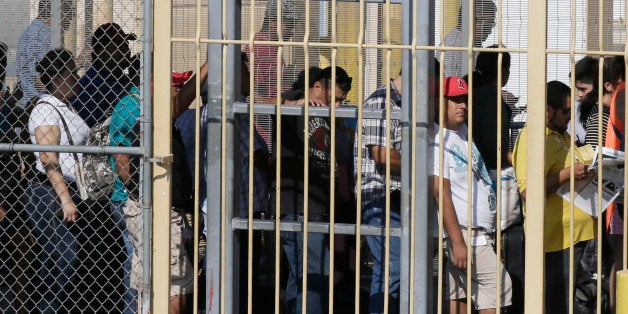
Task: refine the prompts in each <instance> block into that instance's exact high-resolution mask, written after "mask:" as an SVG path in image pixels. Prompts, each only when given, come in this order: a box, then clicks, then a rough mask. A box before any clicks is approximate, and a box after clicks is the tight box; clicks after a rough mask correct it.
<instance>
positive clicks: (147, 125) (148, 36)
mask: <svg viewBox="0 0 628 314" xmlns="http://www.w3.org/2000/svg"><path fill="white" fill-rule="evenodd" d="M143 21H144V26H143V36H144V41H143V43H142V50H143V53H142V58H143V60H144V63H143V65H144V68H143V72H142V83H143V85H142V91H141V93H142V100H143V101H144V105H143V108H142V115H143V116H144V123H142V126H141V132H142V134H144V140H143V143H142V145H143V146H144V160H146V158H147V157H149V156H150V155H149V154H150V152H152V149H153V133H152V129H153V112H152V108H153V99H152V97H150V95H151V84H150V80H151V78H152V73H153V56H152V53H151V52H152V51H153V0H145V1H144V3H143ZM168 47H170V46H168ZM141 172H142V193H143V195H141V196H142V197H141V199H142V212H143V215H144V216H143V220H144V221H143V224H142V226H143V228H142V239H143V240H142V242H143V243H142V244H143V250H144V252H143V257H144V258H143V260H142V263H141V264H142V271H143V276H142V280H143V281H144V282H143V288H142V291H141V292H140V293H141V294H142V299H141V301H142V303H143V304H142V305H141V309H142V313H149V312H150V310H151V308H150V304H151V303H150V302H151V299H150V296H151V293H152V287H151V281H150V278H151V271H152V267H151V266H152V262H151V261H152V245H153V243H152V241H149V240H148V239H150V238H151V234H152V232H153V225H152V224H151V222H152V219H153V217H152V215H153V213H152V208H153V207H152V199H153V194H152V192H153V189H152V188H153V177H152V175H153V174H152V166H151V164H150V163H148V162H145V161H144V162H142V170H141ZM132 266H133V265H132Z"/></svg>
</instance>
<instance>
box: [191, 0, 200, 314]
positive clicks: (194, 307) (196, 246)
mask: <svg viewBox="0 0 628 314" xmlns="http://www.w3.org/2000/svg"><path fill="white" fill-rule="evenodd" d="M201 9H202V5H201V0H197V1H196V12H197V14H196V29H195V34H194V38H195V41H196V42H195V43H194V57H195V58H194V59H195V60H196V62H195V65H196V66H195V71H196V73H198V74H197V75H196V81H195V82H194V84H196V95H195V98H196V101H197V103H196V106H195V107H196V116H199V114H200V107H201V105H200V101H199V100H200V99H201V97H200V94H201V86H200V85H201V78H200V72H201V71H200V67H201V45H200V40H201V25H202V24H201V14H200V12H202V11H201ZM197 121H199V120H198V118H196V117H195V119H194V127H195V130H194V131H195V132H194V147H195V149H194V154H195V158H194V164H195V167H194V172H195V173H194V178H193V180H194V187H195V188H194V201H193V205H192V206H193V207H192V208H194V211H193V213H195V214H194V215H192V217H194V222H193V229H192V230H193V232H194V235H193V241H194V242H193V243H194V244H193V248H194V252H193V253H192V255H193V260H192V269H193V274H198V273H199V272H198V269H199V254H198V253H199V250H198V249H199V243H200V241H199V226H200V224H199V216H202V215H201V211H200V210H198V209H200V206H199V195H200V193H199V188H198V186H199V181H200V180H199V173H200V172H199V171H198V170H199V168H198V163H199V161H198V159H199V158H198V157H197V156H199V153H200V147H199V146H200V145H199V144H200V143H199V141H198V140H197V138H199V135H200V131H199V129H200V125H199V123H198V122H197ZM188 253H189V252H188ZM199 280H200V278H199V277H198V276H194V285H193V292H192V312H193V313H198V300H199Z"/></svg>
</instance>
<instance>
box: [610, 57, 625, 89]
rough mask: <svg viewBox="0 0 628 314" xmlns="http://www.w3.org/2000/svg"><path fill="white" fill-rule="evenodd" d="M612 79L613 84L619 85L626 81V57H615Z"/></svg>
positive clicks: (612, 66) (612, 65)
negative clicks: (620, 82)
mask: <svg viewBox="0 0 628 314" xmlns="http://www.w3.org/2000/svg"><path fill="white" fill-rule="evenodd" d="M611 70H612V71H611V72H612V74H611V79H612V80H613V84H616V83H619V81H622V82H625V81H626V64H625V63H624V56H615V57H613V61H612V64H611Z"/></svg>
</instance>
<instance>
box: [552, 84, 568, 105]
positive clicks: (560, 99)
mask: <svg viewBox="0 0 628 314" xmlns="http://www.w3.org/2000/svg"><path fill="white" fill-rule="evenodd" d="M569 96H571V88H569V86H567V85H565V83H563V82H560V81H551V82H548V83H547V105H548V106H550V107H552V108H554V109H562V108H563V107H564V106H565V100H567V97H569Z"/></svg>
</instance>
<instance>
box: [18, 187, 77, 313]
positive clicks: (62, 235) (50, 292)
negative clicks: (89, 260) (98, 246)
mask: <svg viewBox="0 0 628 314" xmlns="http://www.w3.org/2000/svg"><path fill="white" fill-rule="evenodd" d="M72 193H73V199H74V201H75V203H76V204H78V203H79V198H77V197H76V192H75V191H72ZM24 199H25V203H24V204H25V209H26V212H27V213H28V215H29V218H30V223H31V224H32V228H33V235H34V236H35V238H37V242H38V243H39V245H40V246H41V251H40V252H39V255H38V257H37V258H38V260H39V262H40V263H41V264H40V266H39V268H38V269H37V277H38V279H39V282H38V283H37V284H39V291H40V292H41V299H40V300H38V301H37V309H38V312H40V313H57V312H59V311H60V310H61V308H62V306H63V303H64V300H65V298H66V297H67V295H68V294H69V293H70V292H71V291H68V289H70V287H71V286H72V285H71V281H73V275H74V274H75V273H76V271H77V268H78V267H77V266H78V263H79V260H78V251H79V249H80V245H79V241H78V235H79V233H80V230H79V229H80V227H79V226H78V225H76V224H79V223H80V221H81V218H80V216H79V220H78V221H77V222H74V223H68V222H63V221H62V220H61V219H60V218H59V217H58V215H56V213H57V212H58V211H60V210H61V204H60V203H59V198H58V197H57V194H56V193H55V191H54V189H53V188H52V186H51V185H50V184H48V183H36V182H32V183H31V184H30V185H29V187H28V188H27V189H26V191H25V192H24ZM79 214H80V213H79Z"/></svg>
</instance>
